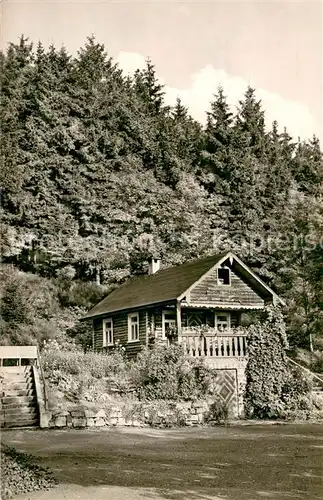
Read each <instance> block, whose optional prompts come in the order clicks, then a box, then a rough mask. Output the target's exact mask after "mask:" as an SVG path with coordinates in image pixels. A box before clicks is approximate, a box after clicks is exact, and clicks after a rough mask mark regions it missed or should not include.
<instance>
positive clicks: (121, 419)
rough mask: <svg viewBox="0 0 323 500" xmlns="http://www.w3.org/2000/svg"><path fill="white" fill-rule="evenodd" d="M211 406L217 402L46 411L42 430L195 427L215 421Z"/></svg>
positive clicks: (146, 404)
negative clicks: (64, 428)
mask: <svg viewBox="0 0 323 500" xmlns="http://www.w3.org/2000/svg"><path fill="white" fill-rule="evenodd" d="M212 403H214V400H213V401H202V402H187V403H168V402H164V401H162V402H152V403H138V402H135V403H133V404H131V405H129V404H127V405H125V404H123V405H122V404H120V405H118V404H114V405H113V406H111V407H110V408H108V409H99V410H89V409H83V408H76V409H72V410H67V411H56V412H46V413H44V414H43V415H42V419H41V427H42V428H48V427H49V428H53V427H56V428H62V427H68V428H80V427H104V426H133V427H144V426H150V425H154V426H163V427H171V426H176V425H181V426H183V425H187V426H194V425H201V424H203V423H205V422H207V421H210V420H211V421H212V418H211V415H210V407H211V404H212Z"/></svg>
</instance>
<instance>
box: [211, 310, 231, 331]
mask: <svg viewBox="0 0 323 500" xmlns="http://www.w3.org/2000/svg"><path fill="white" fill-rule="evenodd" d="M218 316H226V317H227V322H226V323H227V325H228V327H227V328H224V329H223V330H219V326H220V325H221V324H223V321H219V320H218ZM214 325H215V329H216V330H218V331H219V332H226V331H228V330H230V329H231V313H229V312H227V311H223V312H221V311H217V312H216V313H215V315H214Z"/></svg>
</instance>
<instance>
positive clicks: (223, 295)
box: [189, 269, 264, 309]
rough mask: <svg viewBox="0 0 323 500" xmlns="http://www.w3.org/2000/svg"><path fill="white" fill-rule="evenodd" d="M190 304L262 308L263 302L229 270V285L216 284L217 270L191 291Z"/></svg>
mask: <svg viewBox="0 0 323 500" xmlns="http://www.w3.org/2000/svg"><path fill="white" fill-rule="evenodd" d="M189 303H190V304H197V305H198V304H210V305H212V304H216V305H218V304H221V306H222V305H223V307H224V308H225V307H226V306H227V307H232V306H236V307H237V309H238V308H239V307H241V306H250V307H252V306H262V307H263V306H264V300H263V299H262V298H261V297H260V296H259V295H258V294H257V293H256V292H255V291H254V290H253V289H252V288H251V287H250V286H249V285H248V284H247V283H245V282H244V281H243V280H242V279H241V278H240V277H239V276H237V274H235V273H234V271H233V270H232V269H231V284H230V285H218V284H217V269H214V270H213V271H212V272H211V273H210V274H209V275H208V276H206V277H205V278H204V279H203V280H202V281H201V282H200V283H198V284H197V285H196V286H195V287H194V288H193V290H191V293H190V298H189Z"/></svg>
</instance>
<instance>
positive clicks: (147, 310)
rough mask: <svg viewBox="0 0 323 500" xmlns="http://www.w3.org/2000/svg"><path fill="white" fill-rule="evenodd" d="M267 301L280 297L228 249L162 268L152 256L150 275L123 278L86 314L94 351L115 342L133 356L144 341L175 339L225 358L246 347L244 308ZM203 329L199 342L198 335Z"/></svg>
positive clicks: (192, 349)
mask: <svg viewBox="0 0 323 500" xmlns="http://www.w3.org/2000/svg"><path fill="white" fill-rule="evenodd" d="M268 304H273V305H278V304H283V301H282V299H281V298H280V297H279V296H278V295H277V294H276V293H275V292H274V291H273V290H272V289H271V288H270V287H269V286H267V285H266V284H265V283H264V282H263V281H262V280H261V279H260V278H259V277H258V276H256V274H255V273H254V272H253V271H252V270H251V269H250V268H249V267H248V266H247V265H246V264H244V263H243V262H242V261H241V260H240V259H239V258H238V257H237V256H236V255H234V254H233V253H231V252H228V253H226V254H221V255H213V256H210V257H206V258H203V259H199V260H195V261H191V262H187V263H185V264H181V265H178V266H174V267H169V268H166V269H160V261H159V260H157V259H153V260H152V261H151V262H150V264H149V273H148V275H144V276H140V277H137V278H134V279H130V280H128V281H127V282H125V283H124V284H123V285H121V286H120V287H119V288H117V289H115V290H114V291H112V293H110V294H109V295H108V296H107V297H105V298H104V299H103V300H102V301H101V302H99V303H98V304H97V305H95V306H94V307H93V308H92V309H91V310H90V311H89V312H88V313H87V314H86V315H85V316H84V319H92V321H93V328H94V335H93V347H94V349H95V350H102V349H103V350H109V349H113V347H114V346H115V345H116V343H117V344H119V345H122V346H124V347H125V350H126V353H127V355H128V356H134V355H136V354H137V353H138V352H139V351H140V349H141V348H142V346H148V345H150V344H152V343H155V342H156V341H160V342H165V343H169V342H172V341H176V342H180V343H182V344H183V346H184V349H186V351H187V353H188V354H191V355H193V356H208V357H212V355H213V357H223V356H232V355H234V356H235V355H240V354H241V353H244V352H245V342H244V339H243V338H240V337H239V335H238V332H239V326H240V325H241V317H242V313H243V312H246V311H257V310H262V309H264V307H265V306H266V305H268ZM201 331H202V332H203V337H204V343H203V344H201V343H198V342H197V340H199V338H198V339H197V338H196V337H197V332H199V337H200V333H201ZM220 338H221V339H220ZM232 339H233V340H232ZM211 340H213V342H211ZM229 340H230V341H229ZM226 341H227V342H226ZM219 346H221V349H220V347H219Z"/></svg>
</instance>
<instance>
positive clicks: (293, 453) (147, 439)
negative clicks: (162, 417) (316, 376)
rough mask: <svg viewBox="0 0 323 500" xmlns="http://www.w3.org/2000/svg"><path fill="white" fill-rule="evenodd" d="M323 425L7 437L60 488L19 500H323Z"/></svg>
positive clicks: (16, 434)
mask: <svg viewBox="0 0 323 500" xmlns="http://www.w3.org/2000/svg"><path fill="white" fill-rule="evenodd" d="M322 431H323V428H322V426H321V425H315V424H313V425H312V424H302V425H289V424H288V425H270V426H268V425H267V426H265V425H255V426H232V427H217V428H202V429H199V428H194V429H174V430H173V429H172V430H168V429H167V430H156V429H133V428H132V429H131V428H106V429H101V430H96V429H94V430H92V429H91V430H90V429H89V430H79V431H77V430H62V431H56V430H50V431H7V432H5V433H3V435H2V439H3V441H4V442H6V443H7V444H9V445H11V446H15V447H16V449H18V451H23V452H27V453H31V454H32V455H34V456H36V457H37V460H38V462H37V463H38V464H39V465H42V466H46V467H49V468H50V469H51V470H52V471H53V473H54V475H55V476H56V477H57V479H58V480H59V482H60V485H59V486H58V487H55V488H54V489H53V490H51V491H48V492H35V493H32V494H27V495H23V496H20V497H17V500H18V499H19V500H27V499H30V500H64V499H65V498H66V499H68V500H92V499H93V500H101V499H102V500H103V499H104V500H149V499H151V500H166V499H167V500H209V499H212V500H263V499H271V500H286V499H293V500H323V481H322V476H323V432H322Z"/></svg>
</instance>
